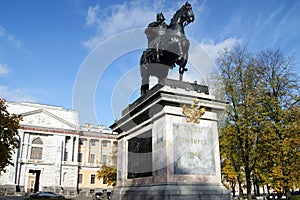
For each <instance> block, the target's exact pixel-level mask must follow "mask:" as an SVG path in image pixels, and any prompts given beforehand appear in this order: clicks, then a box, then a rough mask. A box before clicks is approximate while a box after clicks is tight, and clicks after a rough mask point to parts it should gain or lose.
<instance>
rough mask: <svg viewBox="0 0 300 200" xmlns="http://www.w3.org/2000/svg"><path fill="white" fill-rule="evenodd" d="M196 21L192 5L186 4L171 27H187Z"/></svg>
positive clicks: (176, 15)
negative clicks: (179, 25) (178, 25)
mask: <svg viewBox="0 0 300 200" xmlns="http://www.w3.org/2000/svg"><path fill="white" fill-rule="evenodd" d="M194 20H195V15H194V12H193V9H192V5H191V4H190V3H189V2H186V3H185V4H184V5H183V6H182V7H181V8H180V9H179V10H177V12H176V13H175V14H174V16H173V18H172V19H171V23H170V27H172V26H174V25H175V24H182V25H187V24H189V23H191V22H193V21H194Z"/></svg>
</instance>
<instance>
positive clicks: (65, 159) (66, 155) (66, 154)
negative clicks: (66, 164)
mask: <svg viewBox="0 0 300 200" xmlns="http://www.w3.org/2000/svg"><path fill="white" fill-rule="evenodd" d="M67 160H68V152H67V151H65V153H64V161H67Z"/></svg>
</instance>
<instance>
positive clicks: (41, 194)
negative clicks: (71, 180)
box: [30, 191, 65, 199]
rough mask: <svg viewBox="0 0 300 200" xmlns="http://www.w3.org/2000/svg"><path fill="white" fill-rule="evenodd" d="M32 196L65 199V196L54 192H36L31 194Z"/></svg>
mask: <svg viewBox="0 0 300 200" xmlns="http://www.w3.org/2000/svg"><path fill="white" fill-rule="evenodd" d="M30 198H48V199H64V198H65V196H64V195H61V194H56V193H54V192H42V191H41V192H36V193H33V194H31V195H30Z"/></svg>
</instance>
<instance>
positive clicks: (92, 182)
mask: <svg viewBox="0 0 300 200" xmlns="http://www.w3.org/2000/svg"><path fill="white" fill-rule="evenodd" d="M95 181H96V175H95V174H91V182H90V183H91V184H95Z"/></svg>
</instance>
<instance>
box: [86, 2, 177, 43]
mask: <svg viewBox="0 0 300 200" xmlns="http://www.w3.org/2000/svg"><path fill="white" fill-rule="evenodd" d="M163 5H164V4H163V3H162V1H160V0H155V1H154V2H153V1H151V2H150V1H149V2H146V1H143V2H141V1H130V2H124V3H121V4H114V5H112V6H110V7H106V8H102V7H100V6H99V5H96V6H94V7H89V9H88V11H87V17H86V25H88V26H96V28H97V34H96V35H95V36H93V37H91V38H89V39H87V40H86V41H84V42H83V45H84V46H85V47H86V48H88V49H92V48H93V47H95V46H96V45H97V44H98V43H99V42H101V41H102V40H104V39H106V38H108V37H111V36H113V35H115V34H117V33H120V32H123V31H126V30H129V29H134V28H141V27H146V26H147V25H148V24H149V23H150V22H152V21H155V20H156V13H158V12H163V13H164V15H165V17H166V19H169V18H170V17H172V14H173V13H174V10H176V9H172V8H170V7H168V8H167V11H166V10H164V8H163ZM176 8H177V7H176ZM171 9H172V10H171Z"/></svg>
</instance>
